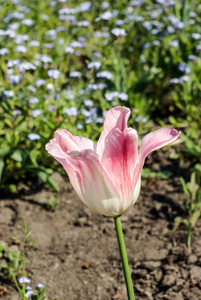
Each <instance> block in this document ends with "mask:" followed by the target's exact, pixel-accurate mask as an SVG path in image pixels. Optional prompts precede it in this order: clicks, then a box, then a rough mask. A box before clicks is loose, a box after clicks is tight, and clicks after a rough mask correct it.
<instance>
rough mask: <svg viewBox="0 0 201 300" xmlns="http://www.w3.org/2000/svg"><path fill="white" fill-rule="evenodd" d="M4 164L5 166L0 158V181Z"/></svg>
mask: <svg viewBox="0 0 201 300" xmlns="http://www.w3.org/2000/svg"><path fill="white" fill-rule="evenodd" d="M4 166H5V163H4V161H3V159H0V182H1V178H2V174H3V169H4Z"/></svg>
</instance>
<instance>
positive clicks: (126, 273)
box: [114, 216, 135, 300]
mask: <svg viewBox="0 0 201 300" xmlns="http://www.w3.org/2000/svg"><path fill="white" fill-rule="evenodd" d="M114 222H115V229H116V233H117V240H118V245H119V252H120V256H121V262H122V266H123V271H124V278H125V282H126V288H127V295H128V300H135V296H134V291H133V284H132V279H131V274H130V269H129V264H128V258H127V254H126V247H125V243H124V236H123V231H122V227H121V219H120V216H118V217H115V218H114Z"/></svg>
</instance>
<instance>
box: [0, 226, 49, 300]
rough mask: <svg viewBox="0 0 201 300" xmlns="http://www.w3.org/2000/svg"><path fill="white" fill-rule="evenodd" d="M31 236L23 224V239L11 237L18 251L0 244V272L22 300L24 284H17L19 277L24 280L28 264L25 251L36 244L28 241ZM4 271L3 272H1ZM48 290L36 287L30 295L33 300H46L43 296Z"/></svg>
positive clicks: (24, 289) (43, 287)
mask: <svg viewBox="0 0 201 300" xmlns="http://www.w3.org/2000/svg"><path fill="white" fill-rule="evenodd" d="M30 235H31V231H27V225H26V223H25V222H24V224H23V237H22V238H21V239H18V238H16V237H13V240H14V241H15V243H16V244H17V245H18V247H17V249H18V250H16V251H15V250H13V249H11V248H7V247H5V244H4V243H1V244H0V259H2V260H3V261H2V262H0V271H1V272H2V273H3V277H4V278H5V279H10V280H13V282H14V283H15V285H16V288H17V290H18V292H19V294H20V296H21V299H22V300H26V299H27V296H26V292H27V291H26V283H25V281H23V282H22V283H21V284H20V283H18V279H19V277H20V276H22V277H21V278H24V277H25V275H26V271H25V266H26V264H28V260H27V259H26V251H27V249H28V248H30V247H32V246H33V245H34V244H36V242H37V240H35V241H31V242H30V241H28V239H29V237H30ZM3 271H4V272H3ZM48 289H49V286H47V285H42V287H36V288H35V290H34V291H32V292H33V294H32V298H31V299H34V300H48V298H47V297H46V296H45V293H46V291H47V290H48Z"/></svg>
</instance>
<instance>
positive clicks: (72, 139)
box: [55, 129, 96, 152]
mask: <svg viewBox="0 0 201 300" xmlns="http://www.w3.org/2000/svg"><path fill="white" fill-rule="evenodd" d="M55 138H56V141H57V143H58V144H59V145H60V147H61V149H62V150H63V151H64V152H67V151H78V150H83V149H91V150H94V151H96V144H95V143H94V142H93V141H92V140H90V139H88V138H85V137H82V136H73V135H72V134H71V133H70V132H69V131H68V130H65V129H58V130H57V131H56V132H55Z"/></svg>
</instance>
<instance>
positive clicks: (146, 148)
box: [133, 127, 181, 185]
mask: <svg viewBox="0 0 201 300" xmlns="http://www.w3.org/2000/svg"><path fill="white" fill-rule="evenodd" d="M180 134H181V132H178V131H177V130H175V129H172V128H168V127H163V128H160V129H158V130H155V131H153V132H150V133H149V134H147V135H145V136H144V137H143V139H142V141H141V145H140V151H139V164H138V166H137V167H136V171H135V179H134V183H133V184H134V185H135V184H136V182H137V180H138V178H139V176H140V173H141V170H142V167H143V165H144V161H145V158H146V157H147V155H148V154H149V153H151V152H153V151H155V150H157V149H159V148H162V147H164V146H166V145H169V144H171V143H173V142H174V141H176V140H177V139H178V138H179V136H180Z"/></svg>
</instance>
